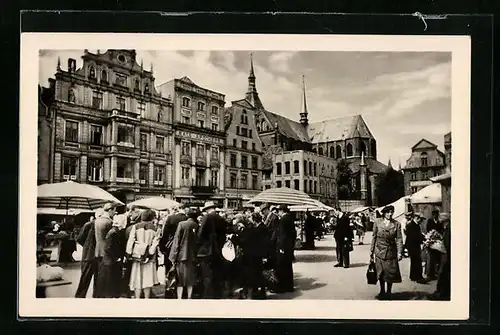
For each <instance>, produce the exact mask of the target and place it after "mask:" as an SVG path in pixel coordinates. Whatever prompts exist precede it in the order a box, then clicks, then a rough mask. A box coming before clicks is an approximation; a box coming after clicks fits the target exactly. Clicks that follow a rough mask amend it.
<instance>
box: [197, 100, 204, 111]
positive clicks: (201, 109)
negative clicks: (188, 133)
mask: <svg viewBox="0 0 500 335" xmlns="http://www.w3.org/2000/svg"><path fill="white" fill-rule="evenodd" d="M198 110H199V111H204V110H205V104H204V103H203V102H198Z"/></svg>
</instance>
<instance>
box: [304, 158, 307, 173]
mask: <svg viewBox="0 0 500 335" xmlns="http://www.w3.org/2000/svg"><path fill="white" fill-rule="evenodd" d="M304 176H307V162H306V161H304Z"/></svg>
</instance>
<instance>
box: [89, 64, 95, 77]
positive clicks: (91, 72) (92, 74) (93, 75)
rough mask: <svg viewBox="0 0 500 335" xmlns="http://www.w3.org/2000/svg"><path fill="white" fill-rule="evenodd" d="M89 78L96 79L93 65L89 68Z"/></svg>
mask: <svg viewBox="0 0 500 335" xmlns="http://www.w3.org/2000/svg"><path fill="white" fill-rule="evenodd" d="M89 78H90V79H95V68H94V67H93V66H91V67H90V68H89Z"/></svg>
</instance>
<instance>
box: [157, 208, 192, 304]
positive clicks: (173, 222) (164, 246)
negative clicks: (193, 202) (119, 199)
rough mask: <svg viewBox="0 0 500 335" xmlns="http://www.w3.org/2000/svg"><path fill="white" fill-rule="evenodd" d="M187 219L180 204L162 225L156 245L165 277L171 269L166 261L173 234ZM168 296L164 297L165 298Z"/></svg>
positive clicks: (170, 265) (170, 263)
mask: <svg viewBox="0 0 500 335" xmlns="http://www.w3.org/2000/svg"><path fill="white" fill-rule="evenodd" d="M187 219H188V217H187V215H186V213H185V211H184V205H183V204H180V205H179V207H178V208H177V211H176V212H175V213H174V214H172V215H169V216H168V218H167V220H166V221H165V224H164V225H163V232H162V235H161V239H160V243H159V244H158V246H159V248H160V251H161V252H162V253H163V255H164V257H163V260H164V261H163V262H164V267H165V276H166V275H167V274H168V272H169V271H170V269H171V268H172V262H170V260H169V259H168V257H169V255H170V249H171V244H172V241H173V240H174V236H175V232H176V230H177V226H178V225H179V223H180V222H182V221H186V220H187ZM167 296H168V295H165V297H167Z"/></svg>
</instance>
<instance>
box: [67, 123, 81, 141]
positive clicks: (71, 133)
mask: <svg viewBox="0 0 500 335" xmlns="http://www.w3.org/2000/svg"><path fill="white" fill-rule="evenodd" d="M65 140H66V142H74V143H78V122H75V121H66V134H65Z"/></svg>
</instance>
